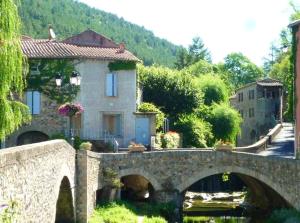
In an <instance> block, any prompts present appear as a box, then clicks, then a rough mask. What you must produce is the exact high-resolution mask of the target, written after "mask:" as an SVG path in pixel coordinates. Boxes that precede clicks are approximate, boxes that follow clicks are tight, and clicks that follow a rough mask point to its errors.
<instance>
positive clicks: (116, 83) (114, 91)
mask: <svg viewBox="0 0 300 223" xmlns="http://www.w3.org/2000/svg"><path fill="white" fill-rule="evenodd" d="M112 77H113V96H117V95H118V80H117V75H116V74H113V76H112Z"/></svg>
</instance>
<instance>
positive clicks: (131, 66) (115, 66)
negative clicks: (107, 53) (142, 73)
mask: <svg viewBox="0 0 300 223" xmlns="http://www.w3.org/2000/svg"><path fill="white" fill-rule="evenodd" d="M108 68H109V70H110V71H118V70H135V69H136V62H135V61H121V60H118V61H114V62H110V63H109V64H108Z"/></svg>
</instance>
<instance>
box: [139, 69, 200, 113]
mask: <svg viewBox="0 0 300 223" xmlns="http://www.w3.org/2000/svg"><path fill="white" fill-rule="evenodd" d="M138 75H139V79H140V84H141V86H142V87H143V99H144V100H145V101H148V102H152V103H154V104H155V105H157V106H159V107H161V110H162V111H163V112H165V113H167V114H168V115H170V116H171V117H177V116H178V115H179V114H183V113H191V112H193V111H194V110H195V109H196V108H198V107H199V106H200V105H201V103H202V93H201V91H200V89H199V88H197V87H196V85H195V83H194V82H193V78H194V77H193V76H192V75H189V74H184V75H183V74H181V73H180V72H178V71H177V70H171V69H169V68H163V67H155V66H151V67H144V66H138Z"/></svg>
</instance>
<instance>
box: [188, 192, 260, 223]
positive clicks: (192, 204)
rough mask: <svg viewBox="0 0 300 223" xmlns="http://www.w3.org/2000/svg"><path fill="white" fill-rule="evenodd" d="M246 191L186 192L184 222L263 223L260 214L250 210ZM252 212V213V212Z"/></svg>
mask: <svg viewBox="0 0 300 223" xmlns="http://www.w3.org/2000/svg"><path fill="white" fill-rule="evenodd" d="M245 197H246V192H231V193H223V192H220V193H198V192H190V191H188V192H186V194H185V200H184V205H183V215H184V221H183V222H184V223H221V222H222V223H223V222H224V223H263V222H265V218H263V217H262V215H260V214H253V213H252V212H249V209H251V205H249V204H248V203H247V202H246V200H245ZM250 213H251V214H250Z"/></svg>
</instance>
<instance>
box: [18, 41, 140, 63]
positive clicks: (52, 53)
mask: <svg viewBox="0 0 300 223" xmlns="http://www.w3.org/2000/svg"><path fill="white" fill-rule="evenodd" d="M22 50H23V53H24V54H25V55H26V56H27V57H28V58H31V59H35V58H36V59H41V58H49V59H59V58H74V59H77V58H87V59H99V60H123V61H136V62H138V61H140V60H139V59H138V58H137V57H136V56H134V55H133V54H132V53H131V52H129V51H127V50H125V51H124V52H123V53H120V52H119V48H103V47H88V46H78V45H73V44H67V43H63V42H58V41H50V40H38V39H36V40H35V39H29V38H24V39H23V40H22Z"/></svg>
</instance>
